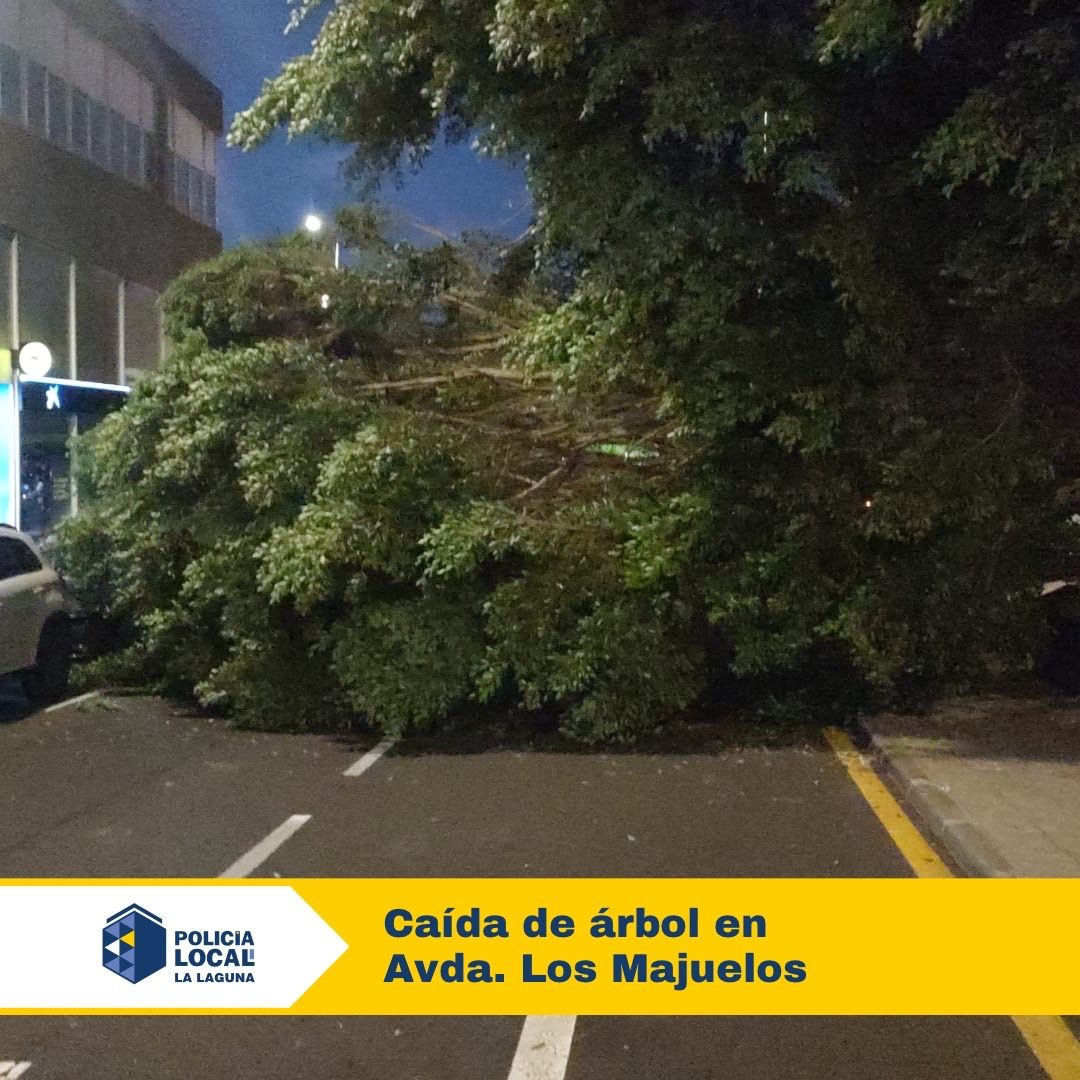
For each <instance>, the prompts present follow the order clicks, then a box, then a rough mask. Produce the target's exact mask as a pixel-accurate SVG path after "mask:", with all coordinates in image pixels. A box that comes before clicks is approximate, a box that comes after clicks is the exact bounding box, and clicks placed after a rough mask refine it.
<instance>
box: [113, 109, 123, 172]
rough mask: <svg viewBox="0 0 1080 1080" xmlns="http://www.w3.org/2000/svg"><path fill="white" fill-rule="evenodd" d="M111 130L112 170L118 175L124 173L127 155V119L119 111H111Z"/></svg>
mask: <svg viewBox="0 0 1080 1080" xmlns="http://www.w3.org/2000/svg"><path fill="white" fill-rule="evenodd" d="M109 130H110V132H111V146H112V155H111V156H112V171H113V172H114V173H116V174H117V175H118V176H123V175H124V159H125V158H126V157H127V121H126V120H125V119H124V118H123V117H122V116H121V115H120V114H119V113H118V112H110V113H109Z"/></svg>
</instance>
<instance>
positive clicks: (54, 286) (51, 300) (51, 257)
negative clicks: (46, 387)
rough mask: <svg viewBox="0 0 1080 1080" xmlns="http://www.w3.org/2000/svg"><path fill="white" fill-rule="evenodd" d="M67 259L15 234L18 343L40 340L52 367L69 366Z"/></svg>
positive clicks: (63, 369) (61, 371)
mask: <svg viewBox="0 0 1080 1080" xmlns="http://www.w3.org/2000/svg"><path fill="white" fill-rule="evenodd" d="M70 298H71V260H70V259H68V258H67V257H66V256H63V255H60V254H59V253H57V252H55V251H53V250H52V249H51V248H47V247H43V246H41V245H40V244H36V243H34V242H33V241H31V240H27V239H26V237H25V236H20V237H19V337H20V338H21V339H22V340H21V341H20V342H19V344H20V345H25V344H26V343H27V342H29V341H41V342H44V344H46V345H47V346H48V347H49V348H50V349H51V350H52V354H53V357H54V361H55V369H54V370H55V371H56V373H57V374H58V375H62V374H64V373H65V372H67V371H68V370H69V366H68V361H69V358H70V355H71V352H70V344H69V340H68V338H69V334H70V319H69V312H70Z"/></svg>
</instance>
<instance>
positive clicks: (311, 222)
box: [304, 214, 341, 270]
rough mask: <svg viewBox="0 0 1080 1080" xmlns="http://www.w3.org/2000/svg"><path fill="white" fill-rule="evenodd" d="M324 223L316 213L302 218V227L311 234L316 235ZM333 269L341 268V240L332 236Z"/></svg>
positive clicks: (321, 229)
mask: <svg viewBox="0 0 1080 1080" xmlns="http://www.w3.org/2000/svg"><path fill="white" fill-rule="evenodd" d="M325 225H326V223H325V222H324V221H323V219H322V218H321V217H319V215H318V214H308V215H307V216H306V217H305V218H304V229H305V231H306V232H308V233H310V234H311V235H312V236H318V235H319V234H320V233H321V232H322V231H323V229H324V228H325ZM334 269H335V270H340V269H341V241H340V240H338V238H337V237H336V236H335V237H334Z"/></svg>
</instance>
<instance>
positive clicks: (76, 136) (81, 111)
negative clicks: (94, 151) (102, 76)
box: [71, 87, 90, 157]
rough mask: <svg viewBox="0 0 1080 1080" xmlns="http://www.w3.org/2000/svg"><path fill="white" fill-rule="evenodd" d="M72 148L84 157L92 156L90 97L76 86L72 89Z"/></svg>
mask: <svg viewBox="0 0 1080 1080" xmlns="http://www.w3.org/2000/svg"><path fill="white" fill-rule="evenodd" d="M71 148H72V150H74V151H75V153H77V154H80V155H81V156H82V157H89V156H90V99H89V98H88V97H87V96H86V95H85V94H84V93H83V92H82V91H81V90H76V89H75V88H74V87H73V88H72V90H71Z"/></svg>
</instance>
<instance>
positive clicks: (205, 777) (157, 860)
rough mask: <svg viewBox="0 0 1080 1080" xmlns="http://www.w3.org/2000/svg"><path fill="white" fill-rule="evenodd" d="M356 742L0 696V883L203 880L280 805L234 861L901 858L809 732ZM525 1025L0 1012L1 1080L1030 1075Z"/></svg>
mask: <svg viewBox="0 0 1080 1080" xmlns="http://www.w3.org/2000/svg"><path fill="white" fill-rule="evenodd" d="M373 742H374V740H368V741H367V742H358V743H356V744H353V745H350V744H349V743H347V742H343V741H336V740H332V739H329V738H324V737H320V736H288V735H269V734H253V733H250V732H243V731H236V730H233V729H231V728H230V727H229V726H228V725H226V724H224V723H222V722H220V721H217V722H215V721H212V720H209V719H206V718H201V717H195V716H191V715H188V714H186V713H185V712H184V711H183V710H181V709H179V708H176V707H173V706H170V705H167V704H165V703H163V702H160V701H157V700H153V699H143V698H108V699H104V698H97V699H92V700H90V701H86V702H82V703H80V704H75V705H71V706H66V707H63V708H60V709H58V710H56V711H53V712H49V713H38V714H29V713H28V712H27V711H26V708H25V706H24V705H23V704H22V703H21V702H20V701H19V699H18V698H15V697H12V698H9V699H7V700H6V702H5V701H3V700H0V814H2V820H3V830H2V831H0V876H3V877H31V876H33V877H49V876H58V877H83V876H87V877H98V876H101V877H139V876H153V877H214V876H217V875H220V874H222V873H223V872H225V871H226V870H227V869H228V868H230V867H233V866H235V865H236V864H237V861H238V860H242V859H244V858H245V856H247V855H248V853H250V852H252V851H253V850H254V849H256V848H257V846H258V845H259V844H260V841H262V840H264V838H266V837H267V836H269V835H270V834H272V833H273V832H274V831H275V830H276V829H278V828H279V827H280V826H281V825H282V824H283V822H285V821H286V820H288V819H290V818H291V817H292V816H293V815H310V820H308V821H307V822H306V823H305V824H303V826H302V827H300V828H299V829H298V830H297V831H296V832H295V833H294V834H293V835H291V836H290V837H289V838H288V839H287V840H286V841H284V842H283V843H282V844H281V845H280V846H278V847H277V848H276V850H274V851H273V852H272V853H271V854H269V855H268V857H266V858H265V859H263V861H262V862H261V863H260V864H259V865H258V867H257V869H256V870H255V871H254V873H255V876H258V877H271V876H275V875H280V876H282V877H308V876H318V877H333V876H348V877H364V876H410V877H424V876H461V877H469V876H510V877H529V876H536V877H560V876H620V877H635V876H643V877H648V876H656V877H679V876H707V877H729V876H731V877H739V876H755V877H757V876H768V877H771V876H795V877H797V876H814V877H830V876H840V877H843V876H857V877H862V876H868V877H887V876H906V875H909V874H910V872H911V871H910V869H909V866H908V864H907V862H906V861H905V859H904V858H903V856H902V855H901V854H900V852H899V851H898V849H897V848H896V846H895V845H894V843H893V842H892V840H891V839H890V836H889V834H888V833H887V832H886V831H885V829H884V828H883V827H882V825H881V824H880V823H879V821H878V819H877V817H875V814H874V813H873V811H872V810H871V809H870V807H869V806H868V804H867V802H866V801H865V799H864V798H863V796H862V795H861V794H860V792H859V790H858V789H857V788H856V786H855V785H854V784H853V783H852V781H851V780H850V779H849V777H848V775H847V773H846V772H845V770H844V768H843V766H842V764H841V763H840V762H839V760H838V759H837V757H836V755H835V754H834V753H833V752H832V751H831V750H830V749H829V747H828V746H827V745H826V744H825V742H824V741H823V740H818V739H816V738H815V737H813V736H787V737H784V738H782V739H775V738H774V739H772V740H771V741H769V740H764V739H761V738H754V737H750V736H747V735H746V734H745V733H744V735H743V736H742V737H737V736H734V735H723V734H721V733H719V732H703V733H702V734H700V735H697V736H695V737H694V739H693V740H692V741H690V742H687V744H686V745H685V746H681V747H676V748H674V749H670V750H667V751H664V752H654V751H648V750H642V751H637V752H615V753H612V752H595V751H586V750H575V749H574V748H572V747H566V746H562V745H560V744H559V743H558V742H557V741H556V740H554V739H552V738H549V737H545V738H543V739H540V740H538V742H537V743H534V744H530V743H529V742H528V741H527V740H525V739H521V738H518V739H511V738H510V737H507V738H506V739H504V740H503V744H502V745H499V746H495V747H488V748H484V746H483V740H480V741H479V742H478V745H476V746H475V747H470V746H469V745H467V744H464V743H461V742H458V743H452V742H449V741H442V742H439V741H438V740H434V741H429V742H427V743H423V742H421V743H419V744H417V745H415V746H411V747H410V746H406V747H401V746H397V747H394V748H392V749H390V750H389V752H387V753H385V754H383V755H382V756H377V755H376V757H377V760H376V759H375V758H372V759H368V762H369V763H370V767H366V768H364V769H363V771H362V772H361V773H360V775H352V776H346V775H344V774H345V772H346V771H348V770H349V768H350V766H352V765H355V763H356V762H358V761H360V760H362V759H363V758H364V755H365V753H366V751H368V750H369V749H370V748H371V746H372V744H373ZM352 771H353V772H357V771H359V770H357V769H353V770H352ZM248 862H249V863H250V860H248ZM245 869H246V865H245ZM7 932H9V933H10V932H12V928H8V930H7ZM882 932H883V933H886V932H887V927H883V928H882ZM867 948H868V949H872V948H873V942H867ZM0 965H2V960H0ZM0 970H2V966H0ZM523 1024H524V1019H523V1018H522V1017H496V1018H491V1019H470V1018H463V1019H456V1018H419V1019H418V1018H393V1017H388V1018H376V1019H364V1018H359V1019H338V1018H325V1019H324V1018H281V1017H273V1018H231V1017H207V1018H182V1019H176V1018H111V1017H109V1018H103V1017H90V1018H48V1017H44V1018H42V1017H29V1018H22V1017H5V1018H0V1080H4V1078H5V1077H15V1078H16V1080H17V1078H18V1077H21V1076H24V1077H26V1080H118V1078H125V1080H127V1078H130V1080H192V1078H196V1077H208V1078H219V1077H221V1078H225V1077H228V1078H240V1080H246V1078H252V1080H255V1078H258V1080H277V1078H280V1080H296V1078H299V1077H302V1078H309V1077H317V1078H320V1080H484V1078H492V1080H504V1078H506V1080H532V1078H536V1080H563V1078H565V1080H608V1078H610V1080H616V1078H617V1080H654V1078H690V1080H711V1078H717V1080H721V1078H723V1080H816V1078H828V1080H867V1078H873V1080H928V1078H932V1080H961V1078H965V1080H966V1078H970V1080H988V1078H995V1080H1028V1078H1031V1080H1035V1078H1038V1077H1042V1076H1044V1075H1045V1074H1044V1072H1043V1070H1042V1069H1041V1068H1040V1066H1039V1064H1038V1061H1037V1060H1036V1058H1035V1056H1034V1055H1033V1053H1032V1052H1031V1050H1030V1049H1029V1048H1028V1046H1027V1045H1026V1044H1025V1041H1024V1039H1023V1038H1022V1037H1021V1035H1020V1033H1019V1032H1018V1030H1017V1029H1016V1027H1015V1026H1014V1025H1013V1024H1012V1022H1011V1021H1009V1020H1007V1019H1001V1018H944V1019H941V1018H939V1019H931V1018H914V1019H912V1018H886V1019H881V1018H854V1019H852V1018H847V1019H820V1018H818V1019H787V1018H781V1019H773V1018H704V1019H702V1018H694V1019H690V1018H687V1019H679V1018H655V1019H654V1018H607V1019H605V1018H592V1017H580V1018H578V1019H577V1021H576V1023H574V1022H573V1021H561V1022H559V1023H557V1024H556V1025H555V1028H554V1029H553V1030H551V1031H548V1032H546V1033H545V1034H544V1036H543V1038H542V1039H541V1040H540V1041H541V1042H544V1041H545V1040H546V1043H545V1046H544V1047H543V1049H542V1051H541V1052H540V1054H539V1056H538V1057H537V1056H536V1055H535V1054H533V1052H534V1051H535V1050H536V1049H537V1046H536V1045H529V1044H530V1043H531V1042H532V1041H533V1040H534V1038H535V1031H533V1030H526V1031H525V1037H524V1038H522V1035H523ZM519 1044H520V1046H519ZM531 1054H533V1056H532V1057H530V1055H531ZM1055 1080H1060V1078H1055Z"/></svg>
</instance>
